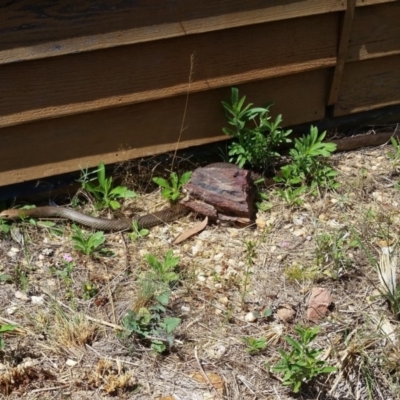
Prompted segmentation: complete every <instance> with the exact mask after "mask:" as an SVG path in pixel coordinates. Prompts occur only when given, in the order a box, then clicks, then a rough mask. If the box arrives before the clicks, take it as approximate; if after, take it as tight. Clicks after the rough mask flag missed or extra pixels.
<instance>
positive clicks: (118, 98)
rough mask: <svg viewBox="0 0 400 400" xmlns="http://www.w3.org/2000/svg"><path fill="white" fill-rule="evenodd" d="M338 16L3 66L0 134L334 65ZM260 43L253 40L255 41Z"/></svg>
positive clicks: (323, 16) (0, 75)
mask: <svg viewBox="0 0 400 400" xmlns="http://www.w3.org/2000/svg"><path fill="white" fill-rule="evenodd" d="M337 30H338V15H337V14H324V15H320V16H312V17H306V18H299V19H294V20H291V21H286V20H285V21H279V22H273V23H268V24H260V25H254V26H247V27H241V28H236V29H230V30H225V31H218V32H211V33H207V34H202V35H193V36H185V37H182V38H175V39H169V40H164V41H158V42H149V43H143V44H139V45H134V46H128V47H119V48H114V49H108V50H102V51H97V52H89V53H82V54H78V55H73V56H65V57H57V58H52V59H44V60H37V61H30V62H24V63H18V64H8V65H3V66H0V87H1V88H2V93H3V95H2V97H0V127H4V126H11V125H16V124H20V123H25V122H27V121H33V120H39V119H43V118H54V117H59V116H65V115H72V114H75V113H81V112H87V111H93V110H100V109H105V108H109V107H116V106H121V105H127V104H133V103H139V102H145V101H150V100H156V99H160V98H164V97H171V96H176V95H181V94H183V93H186V91H187V88H188V78H189V72H190V69H191V65H190V60H191V55H192V54H193V55H194V65H193V71H194V75H193V80H192V83H191V87H190V90H191V92H197V91H203V90H209V89H210V88H218V87H223V86H231V85H238V84H241V83H245V82H250V81H255V80H261V79H265V78H270V77H276V76H282V75H286V74H293V73H299V72H302V71H307V70H314V69H318V68H325V67H329V66H333V65H335V63H336V48H337ZM254 38H257V40H254Z"/></svg>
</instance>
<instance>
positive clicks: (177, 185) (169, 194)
mask: <svg viewBox="0 0 400 400" xmlns="http://www.w3.org/2000/svg"><path fill="white" fill-rule="evenodd" d="M191 176H192V172H191V171H188V172H185V173H184V174H183V175H182V176H180V177H178V175H177V174H176V172H171V175H170V178H169V181H167V180H166V179H164V178H159V177H155V178H153V182H155V183H156V184H157V185H158V186H160V187H162V188H163V189H162V190H161V194H162V196H163V197H164V198H165V199H167V200H170V201H172V202H175V201H177V200H178V199H179V197H180V195H181V192H182V188H183V186H184V185H185V184H186V183H187V182H189V179H190V177H191Z"/></svg>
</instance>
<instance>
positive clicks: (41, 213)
mask: <svg viewBox="0 0 400 400" xmlns="http://www.w3.org/2000/svg"><path fill="white" fill-rule="evenodd" d="M399 135H400V134H399V133H397V134H393V133H391V132H385V133H378V134H375V135H363V136H355V137H350V138H343V139H339V140H336V141H335V140H333V141H331V142H333V143H335V144H336V145H337V151H347V150H354V149H358V148H361V147H367V146H378V145H382V144H384V143H386V142H388V141H389V140H390V138H391V137H392V136H395V137H396V138H399ZM211 167H213V168H237V166H236V165H234V164H229V163H222V162H221V163H213V164H209V165H207V166H206V168H211ZM251 177H252V179H253V180H254V181H255V180H258V179H259V178H260V175H259V174H257V173H255V172H251ZM273 183H274V181H273V180H272V179H268V178H266V179H265V184H266V185H267V186H268V185H270V184H273ZM189 212H190V210H189V209H188V208H187V207H185V206H184V205H181V204H178V205H176V206H174V207H168V208H165V209H163V210H160V211H156V212H154V213H149V214H146V215H143V216H140V217H135V218H134V219H133V220H131V219H128V218H118V219H106V218H97V217H91V216H90V215H87V214H84V213H81V212H79V211H75V210H72V209H70V208H65V207H55V206H45V207H37V208H31V209H28V210H21V209H10V210H5V211H2V212H1V213H0V218H2V219H5V220H15V219H21V218H24V217H28V218H66V219H69V220H71V221H74V222H77V223H79V224H82V225H84V226H88V227H90V228H93V229H99V230H104V231H126V230H131V229H132V223H133V222H134V221H136V222H137V224H138V226H139V227H140V228H151V227H153V226H156V225H159V224H162V223H168V222H172V221H175V220H176V219H178V218H181V217H183V216H185V215H187V214H188V213H189Z"/></svg>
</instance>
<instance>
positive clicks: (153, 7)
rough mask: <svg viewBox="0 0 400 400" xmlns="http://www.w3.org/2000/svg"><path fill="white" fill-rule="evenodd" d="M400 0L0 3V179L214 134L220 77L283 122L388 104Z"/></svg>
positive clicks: (399, 59)
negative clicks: (270, 109) (330, 111)
mask: <svg viewBox="0 0 400 400" xmlns="http://www.w3.org/2000/svg"><path fill="white" fill-rule="evenodd" d="M399 21H400V1H390V0H386V1H385V0H263V1H260V0H246V1H243V0H240V1H236V0H227V1H223V2H218V1H212V0H193V1H188V0H174V1H172V0H169V1H166V0H139V1H137V0H135V1H133V0H127V1H120V0H110V1H108V2H100V1H96V0H81V1H79V2H70V1H65V0H57V1H52V2H49V1H44V0H36V1H33V0H16V1H10V2H3V3H2V4H0V90H1V97H0V137H1V157H0V185H7V184H11V183H17V182H22V181H26V180H30V179H40V178H43V177H46V176H50V175H55V174H60V173H65V172H69V171H74V170H77V169H79V167H86V166H95V165H97V164H98V163H99V161H104V162H106V163H113V162H117V161H122V160H127V159H130V158H135V157H141V156H146V155H151V154H156V153H161V152H165V151H169V150H173V149H175V147H176V145H177V140H178V136H179V132H180V131H181V125H182V119H183V115H184V110H185V105H186V101H187V93H188V92H189V97H188V105H187V112H186V118H185V122H184V131H183V133H182V139H181V142H180V143H179V147H180V148H184V147H188V146H193V145H199V144H203V143H209V142H214V141H218V140H221V139H223V138H224V136H223V135H222V131H221V128H222V127H223V126H224V125H225V124H226V123H225V118H224V113H223V110H222V107H221V100H227V99H228V98H229V94H230V87H231V86H237V87H239V89H240V93H241V94H246V95H247V96H248V99H249V100H250V101H252V102H253V103H256V104H265V103H267V102H270V101H274V102H275V104H276V105H275V106H274V108H273V110H274V113H275V114H277V113H282V114H283V119H284V124H285V125H286V126H287V125H294V124H299V123H306V122H311V121H316V120H319V119H322V118H324V117H325V116H326V113H327V107H328V106H332V107H331V109H332V108H333V114H334V115H335V116H342V115H347V114H351V113H356V112H359V111H365V110H369V109H373V108H380V107H383V106H387V105H393V104H400V72H399V71H400V23H399Z"/></svg>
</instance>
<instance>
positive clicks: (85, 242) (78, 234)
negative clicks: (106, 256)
mask: <svg viewBox="0 0 400 400" xmlns="http://www.w3.org/2000/svg"><path fill="white" fill-rule="evenodd" d="M71 239H72V242H73V245H74V249H75V250H78V251H81V252H82V253H83V254H86V255H89V254H92V253H93V252H94V251H96V250H98V248H99V247H100V246H101V245H102V244H103V243H104V242H105V240H106V238H105V236H104V233H103V232H102V231H99V232H95V233H88V232H83V231H82V229H81V228H80V227H79V226H77V225H73V226H72V237H71Z"/></svg>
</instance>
